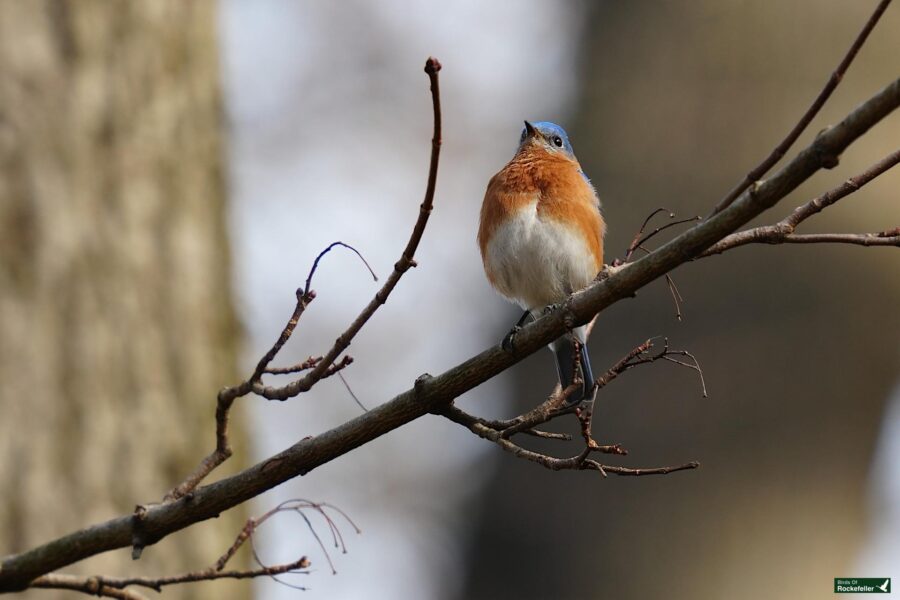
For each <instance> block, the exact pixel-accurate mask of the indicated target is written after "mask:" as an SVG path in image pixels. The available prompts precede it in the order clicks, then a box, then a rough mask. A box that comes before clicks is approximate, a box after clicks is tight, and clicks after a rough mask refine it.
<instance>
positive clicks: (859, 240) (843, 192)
mask: <svg viewBox="0 0 900 600" xmlns="http://www.w3.org/2000/svg"><path fill="white" fill-rule="evenodd" d="M898 163H900V150H896V151H894V152H892V153H891V154H888V155H887V156H885V157H884V158H883V159H881V160H880V161H878V162H877V163H875V164H874V165H872V166H871V167H869V168H868V169H866V170H865V171H863V172H862V173H860V174H858V175H856V176H855V177H851V178H850V179H847V180H846V181H845V182H844V183H842V184H841V185H839V186H837V187H836V188H833V189H831V190H829V191H827V192H825V193H824V194H822V195H821V196H817V197H816V198H813V199H812V200H810V201H809V202H807V203H806V204H803V205H801V206H798V207H797V208H796V209H794V211H793V212H792V213H791V214H790V215H788V216H787V217H785V218H784V219H782V220H781V221H779V222H778V223H776V224H774V225H763V226H760V227H754V228H752V229H746V230H744V231H739V232H737V233H732V234H731V235H728V236H726V237H724V238H722V239H721V240H719V242H717V243H716V244H714V245H713V246H712V247H710V248H709V249H707V250H706V251H705V252H703V254H701V255H700V258H703V257H706V256H712V255H714V254H721V253H722V252H725V251H726V250H731V249H732V248H737V247H738V246H744V245H747V244H822V243H839V244H857V245H860V246H898V245H900V240H898V238H900V233H898V232H895V231H884V232H881V233H856V234H853V233H816V234H806V235H798V234H795V233H794V231H795V230H796V229H797V226H798V225H800V223H802V222H803V221H805V220H806V219H808V218H810V217H812V216H813V215H816V214H818V213H820V212H822V211H823V210H825V209H826V208H828V207H829V206H831V205H832V204H834V203H836V202H837V201H838V200H840V199H842V198H844V197H846V196H849V195H850V194H852V193H854V192H856V191H859V190H860V189H862V187H863V186H865V185H866V184H867V183H869V182H871V181H872V180H873V179H875V178H876V177H878V176H879V175H881V174H883V173H885V172H886V171H888V170H890V169H891V168H893V167H894V166H896V165H897V164H898Z"/></svg>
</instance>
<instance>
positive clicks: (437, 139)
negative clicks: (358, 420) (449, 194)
mask: <svg viewBox="0 0 900 600" xmlns="http://www.w3.org/2000/svg"><path fill="white" fill-rule="evenodd" d="M440 70H441V63H440V62H438V60H437V59H436V58H429V59H428V61H427V62H426V63H425V73H427V74H428V78H429V80H430V81H431V100H432V107H433V112H434V135H433V136H432V139H431V164H430V166H429V169H428V183H427V185H426V188H425V199H424V200H423V201H422V204H421V206H420V207H419V218H418V220H417V221H416V224H415V226H414V227H413V231H412V234H411V235H410V237H409V241H408V242H407V244H406V248H405V249H404V250H403V254H402V255H401V256H400V260H398V261H397V263H396V264H395V265H394V271H393V272H392V273H391V275H390V277H388V279H387V281H386V282H385V284H384V286H383V287H382V288H381V289H380V290H378V293H376V294H375V297H374V298H373V299H372V300H371V302H369V304H368V305H367V306H366V307H365V308H364V309H363V310H362V312H361V313H360V314H359V316H357V317H356V319H355V320H354V321H353V323H351V324H350V327H348V328H347V330H346V331H344V333H342V334H341V335H340V336H339V337H338V339H337V340H336V341H335V342H334V345H333V346H332V347H331V349H330V350H329V351H328V352H327V353H326V354H325V357H324V358H323V359H322V361H321V362H320V363H319V364H318V365H317V366H316V367H315V368H313V370H312V371H310V372H309V373H307V374H306V375H305V376H303V377H302V378H300V379H298V380H296V381H293V382H291V383H289V384H288V385H285V386H283V387H271V386H264V385H262V384H261V383H259V382H256V383H254V385H253V393H255V394H257V395H259V396H262V397H264V398H267V399H269V400H287V399H289V398H293V397H294V396H297V395H298V394H301V393H303V392H306V391H309V389H310V388H312V386H313V385H315V384H316V383H317V382H318V381H319V380H320V379H321V378H322V377H323V376H324V374H325V371H326V369H327V368H328V367H327V365H330V364H331V363H332V362H334V361H335V359H337V357H338V355H340V353H341V352H343V351H344V350H346V349H347V347H348V346H350V342H352V341H353V338H354V337H356V334H357V333H359V330H360V329H362V327H363V325H365V324H366V323H367V322H368V321H369V319H371V318H372V315H374V314H375V311H376V310H378V309H379V308H380V307H381V305H383V304H384V303H385V302H387V299H388V296H390V294H391V292H392V291H393V290H394V287H396V285H397V283H398V282H399V281H400V278H401V277H403V274H404V273H406V271H408V270H409V269H410V267H414V266H416V261H415V260H414V259H413V257H414V256H415V253H416V249H417V248H418V247H419V242H420V241H421V240H422V234H423V233H424V232H425V226H426V225H427V224H428V217H429V216H430V215H431V210H432V207H433V205H434V192H435V189H436V185H437V171H438V161H439V158H440V153H441V98H440V88H439V86H438V72H439V71H440Z"/></svg>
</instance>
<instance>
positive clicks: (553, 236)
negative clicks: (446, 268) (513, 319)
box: [485, 201, 597, 310]
mask: <svg viewBox="0 0 900 600" xmlns="http://www.w3.org/2000/svg"><path fill="white" fill-rule="evenodd" d="M594 262H595V261H594V257H593V255H592V254H591V251H590V249H589V248H588V246H587V244H586V243H585V241H584V239H583V238H582V237H581V235H579V234H578V232H572V231H570V230H569V229H568V228H566V227H564V226H563V225H561V224H559V223H557V222H556V221H553V220H550V219H547V220H544V219H541V218H540V217H539V216H538V212H537V201H535V202H534V203H532V204H530V205H528V206H527V207H525V208H523V209H522V210H520V211H519V212H518V214H517V215H516V216H515V217H513V218H512V219H510V220H508V221H507V222H506V223H504V224H503V225H501V226H500V227H499V228H497V230H496V231H495V232H494V234H493V236H492V237H491V241H490V243H489V244H488V246H487V254H486V256H485V269H486V270H487V271H488V272H489V273H490V275H491V277H492V279H493V282H494V286H495V287H496V288H497V291H499V292H500V293H501V294H503V295H504V296H506V297H507V298H509V299H510V300H512V301H514V302H517V303H518V304H520V305H521V306H522V308H525V309H526V310H537V309H540V308H543V307H544V306H547V305H548V304H553V303H557V302H561V301H562V300H563V299H565V297H566V296H568V295H569V294H571V293H572V292H574V291H576V290H580V289H581V288H583V287H585V286H587V285H588V284H589V283H590V282H591V280H592V279H593V278H594V277H595V276H596V275H597V273H596V265H595V264H594Z"/></svg>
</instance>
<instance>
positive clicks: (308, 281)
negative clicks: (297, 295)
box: [303, 242, 378, 294]
mask: <svg viewBox="0 0 900 600" xmlns="http://www.w3.org/2000/svg"><path fill="white" fill-rule="evenodd" d="M335 246H343V247H344V248H347V249H348V250H352V251H353V253H354V254H356V255H357V256H358V257H359V260H361V261H362V262H363V264H364V265H366V268H367V269H368V270H369V273H370V274H371V275H372V279H374V280H375V281H378V275H376V274H375V271H373V270H372V267H370V266H369V261H367V260H366V259H365V257H364V256H363V255H362V254H360V252H359V250H357V249H356V248H354V247H353V246H351V245H350V244H345V243H344V242H332V243H331V244H329V245H328V247H327V248H325V249H324V250H322V251H321V252H319V255H318V256H317V257H316V260H314V261H313V266H312V268H311V269H310V270H309V275H307V276H306V287H304V288H303V290H304V292H305V293H307V294H308V293H309V292H310V291H311V290H310V288H309V286H310V285H312V278H313V275H315V274H316V269H318V268H319V261H320V260H322V257H323V256H325V255H326V254H328V253H329V252H331V249H332V248H334V247H335Z"/></svg>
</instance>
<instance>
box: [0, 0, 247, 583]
mask: <svg viewBox="0 0 900 600" xmlns="http://www.w3.org/2000/svg"><path fill="white" fill-rule="evenodd" d="M218 73H219V69H218V57H217V47H216V19H215V4H214V3H212V2H190V3H182V2H178V1H175V0H172V1H154V2H99V1H97V2H91V1H89V2H74V1H72V2H68V1H49V0H48V1H35V2H21V1H16V0H5V1H0V457H2V460H0V490H2V492H0V493H2V501H0V554H9V553H13V552H18V551H21V550H24V549H26V548H28V547H32V546H34V545H36V544H39V543H41V542H44V541H47V540H48V539H52V538H54V537H57V536H59V535H61V534H63V533H65V532H67V531H69V530H71V529H73V528H76V527H78V526H80V525H82V524H84V523H89V522H94V521H98V520H103V519H106V518H109V517H111V516H113V515H116V514H121V513H122V512H123V511H125V512H128V511H130V510H133V508H134V506H135V504H136V503H139V502H146V501H148V500H152V499H154V498H155V499H161V497H162V494H163V493H164V492H165V491H166V490H167V489H169V488H170V487H171V486H172V485H173V484H174V483H176V482H177V481H179V480H180V479H181V478H182V477H183V476H184V475H185V473H186V472H188V471H189V469H190V468H192V467H193V465H194V463H195V462H196V460H197V457H198V456H202V455H203V453H205V452H206V451H207V450H208V448H209V446H210V445H211V443H212V442H213V433H212V431H211V429H210V427H209V423H210V420H211V418H212V412H213V410H214V406H215V390H217V389H218V388H219V387H221V386H222V385H223V384H225V383H228V382H230V381H233V380H234V379H235V362H236V348H237V341H238V327H237V324H236V319H235V315H234V312H233V307H232V304H231V289H230V275H229V272H230V266H229V255H228V243H227V237H226V229H225V198H224V195H225V193H224V192H225V190H224V179H223V171H222V152H221V109H220V97H219V81H218V78H219V74H218ZM236 420H238V421H240V419H236ZM232 436H233V439H234V441H235V442H236V445H237V446H238V447H239V451H238V452H237V453H236V454H237V455H238V456H241V455H245V453H244V452H242V451H241V450H244V449H243V448H242V446H243V444H242V443H241V432H240V431H237V432H234V433H233V434H232ZM239 463H240V459H239V458H236V459H234V460H233V461H231V463H230V464H229V465H228V468H227V469H225V471H226V472H227V471H229V470H231V469H235V468H236V467H239V466H240V464H239ZM243 516H244V515H243V514H241V511H232V512H229V514H228V515H224V516H223V518H222V519H219V520H215V521H212V522H209V523H205V524H203V525H201V526H200V527H199V528H194V529H192V530H191V531H190V532H189V533H187V534H184V535H180V536H176V537H174V538H173V539H171V540H169V541H167V543H166V544H163V545H160V546H158V547H154V548H152V549H148V551H147V552H145V553H144V556H143V557H142V558H141V560H140V561H137V562H132V560H131V557H130V552H129V551H127V550H122V551H119V552H115V553H110V554H107V555H104V556H101V557H97V558H96V559H92V560H90V561H86V562H85V563H83V564H81V565H78V566H76V571H78V572H82V573H85V574H94V573H103V574H107V575H123V576H124V575H139V574H145V575H163V574H173V573H180V572H183V571H187V570H189V569H194V568H199V567H202V566H206V565H208V564H210V563H211V562H212V561H214V560H215V559H216V558H217V557H218V556H219V555H220V554H221V553H222V552H223V551H224V550H225V548H227V547H228V546H229V545H230V544H231V542H232V540H233V538H234V536H235V535H236V534H237V532H238V531H239V530H240V527H241V524H242V518H243ZM248 585H249V584H246V583H234V582H228V583H217V584H200V585H197V586H179V587H178V588H177V589H172V590H167V592H166V596H167V597H169V596H171V597H173V598H188V597H211V596H210V594H212V595H214V596H215V597H216V598H240V597H246V596H247V594H248V593H249V588H248V587H247V586H248ZM30 595H33V596H34V597H40V598H53V597H57V596H58V597H69V596H71V593H70V592H54V591H32V592H29V597H30Z"/></svg>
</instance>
